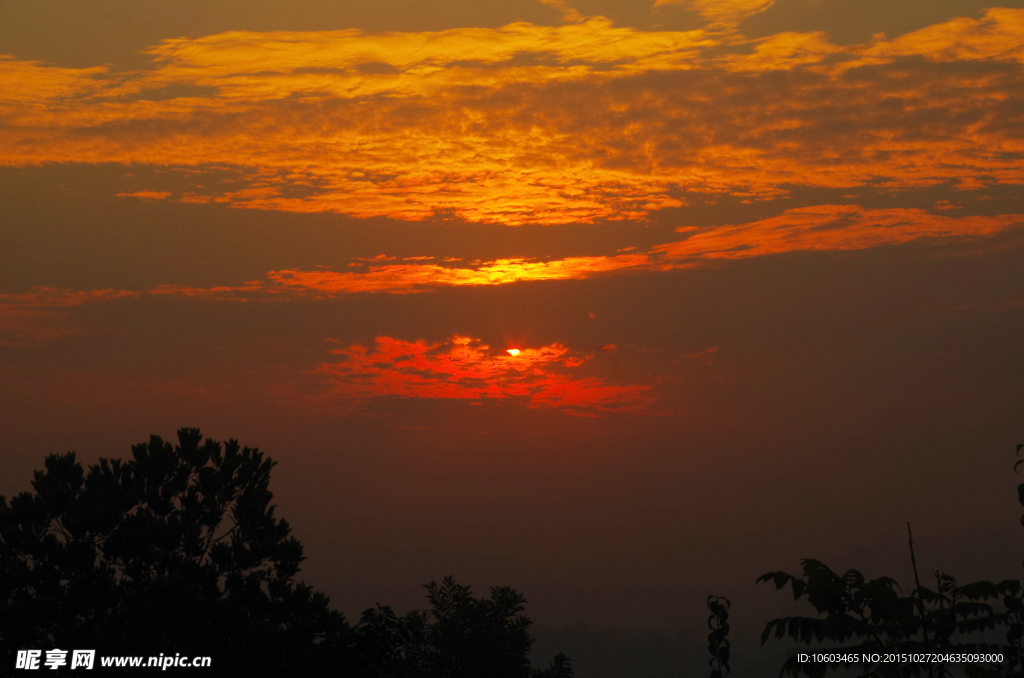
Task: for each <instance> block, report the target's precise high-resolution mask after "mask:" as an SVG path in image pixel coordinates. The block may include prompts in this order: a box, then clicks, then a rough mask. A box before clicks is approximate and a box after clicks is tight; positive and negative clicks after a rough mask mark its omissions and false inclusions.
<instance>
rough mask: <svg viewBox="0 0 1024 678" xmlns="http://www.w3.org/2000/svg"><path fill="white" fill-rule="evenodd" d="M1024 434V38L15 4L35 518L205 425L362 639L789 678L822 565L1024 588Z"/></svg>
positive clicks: (548, 8)
mask: <svg viewBox="0 0 1024 678" xmlns="http://www.w3.org/2000/svg"><path fill="white" fill-rule="evenodd" d="M1022 415H1024V2H1004V3H1002V4H1001V5H999V6H993V5H991V4H990V3H985V2H979V1H976V0H900V1H899V2H883V1H882V0H857V1H851V0H774V1H773V0H509V1H507V2H501V3H481V2H470V1H468V0H379V1H378V2H360V3H355V2H349V3H339V2H332V1H329V0H291V1H285V0H259V1H258V2H254V1H253V0H245V1H243V0H204V1H202V2H200V1H199V0H182V1H181V2H175V3H168V2H157V1H155V0H93V1H92V2H88V3H86V2H82V1H81V0H70V1H69V0H2V1H0V461H2V463H3V472H2V473H0V494H4V495H8V496H9V495H11V494H14V493H16V492H19V491H23V490H25V489H27V488H28V483H29V480H30V477H31V471H32V470H34V469H37V468H40V467H41V465H42V460H43V457H44V456H45V455H46V454H48V453H51V452H63V451H66V450H77V451H78V452H79V454H80V455H81V457H82V458H83V459H84V460H85V461H88V462H92V461H95V460H97V459H98V458H99V457H100V456H106V457H110V456H115V457H116V456H125V455H128V454H129V445H130V444H132V443H136V442H139V441H141V440H144V439H146V437H147V436H148V435H149V434H150V433H159V434H161V435H164V436H165V437H172V436H173V433H174V431H175V429H177V428H178V427H180V426H198V427H200V428H201V429H202V430H203V432H204V433H205V434H207V435H209V436H212V437H214V438H217V439H226V438H231V437H234V438H238V439H239V440H241V441H242V442H243V443H245V444H249V445H257V446H259V447H260V448H261V449H262V450H264V451H265V452H267V453H268V454H269V455H270V456H271V457H273V458H274V459H275V460H276V461H277V462H278V467H277V468H276V469H275V476H274V485H273V486H272V489H274V490H275V492H276V499H277V501H278V504H279V507H280V508H279V512H280V514H281V515H283V516H285V517H286V518H288V519H289V521H290V522H291V523H292V525H293V529H294V532H295V534H296V536H297V537H298V538H299V539H300V540H301V541H302V542H303V543H304V544H305V546H306V555H307V556H308V557H309V560H308V561H307V562H306V563H305V567H304V570H303V573H302V577H303V578H304V579H305V580H306V581H307V583H310V584H312V585H313V586H315V587H317V588H319V589H322V590H324V591H325V592H327V593H328V594H329V595H330V596H331V598H332V602H333V604H335V605H336V606H338V607H339V608H340V609H342V610H343V611H344V612H345V614H346V615H347V617H348V618H349V619H350V620H354V619H357V618H358V614H359V612H360V611H361V610H362V609H364V608H366V607H369V606H372V605H373V604H374V603H377V602H380V603H382V604H391V605H394V606H395V607H397V608H399V609H408V608H411V607H414V606H417V605H422V598H423V596H422V590H421V589H419V588H418V585H420V584H422V583H425V582H427V581H429V580H431V579H433V578H440V577H442V576H444V575H446V574H452V575H454V576H455V577H456V578H457V579H459V580H460V581H463V582H465V583H471V584H473V585H474V586H475V588H476V590H478V591H485V590H486V588H487V587H488V586H490V585H495V584H509V585H512V586H515V587H517V588H519V589H521V590H524V591H525V593H526V595H527V598H528V599H529V601H530V604H529V608H528V609H529V611H530V612H531V614H532V615H533V616H534V618H535V619H536V620H537V622H538V624H539V625H541V626H542V627H543V628H544V629H548V630H549V631H550V633H548V641H550V642H555V643H558V646H557V647H551V648H550V652H547V651H548V649H549V648H548V645H547V644H544V645H543V646H542V648H541V649H543V650H544V651H545V652H547V653H548V654H550V653H553V652H554V651H557V650H560V649H561V650H564V651H565V652H566V653H568V654H569V655H571V656H573V657H574V658H577V666H578V669H579V671H580V674H581V675H583V676H588V675H590V676H595V677H598V678H600V677H602V676H612V675H621V676H627V677H628V676H632V675H637V676H640V675H645V676H658V677H659V678H660V677H661V676H676V675H693V674H689V672H690V671H691V670H692V671H701V670H702V669H701V668H700V667H701V666H702V665H703V664H702V662H703V657H702V653H703V652H704V645H703V640H702V634H703V633H706V631H704V630H703V628H704V627H703V625H704V622H705V615H704V612H703V602H704V598H705V596H706V595H707V594H708V593H716V594H720V595H726V596H729V597H731V598H733V600H734V616H735V617H736V623H737V633H738V637H737V640H736V641H735V642H736V643H737V645H738V659H737V662H736V665H735V667H734V671H735V672H739V673H741V672H743V670H744V669H743V668H742V667H744V666H746V667H747V669H746V671H750V672H754V671H755V669H754V668H753V667H755V666H759V665H760V664H758V662H768V663H769V664H771V662H772V661H774V659H770V661H769V659H765V657H769V655H770V657H777V656H778V649H779V648H775V650H774V652H775V654H774V655H773V654H771V652H772V651H767V652H761V651H759V650H757V649H756V648H755V646H756V636H757V634H758V633H759V631H760V628H761V625H762V624H763V622H765V621H767V619H768V618H770V617H771V616H776V615H777V614H782V613H784V612H785V611H786V610H788V609H789V608H788V607H787V605H788V603H787V602H786V599H785V596H783V595H781V594H775V593H774V592H772V591H770V590H768V588H766V587H758V588H754V587H753V582H754V579H755V578H756V577H757V576H758V575H760V574H762V573H763V572H765V571H768V570H775V569H785V570H791V571H795V570H797V569H798V567H799V559H800V558H802V557H816V558H820V559H824V560H825V561H826V562H828V563H829V564H831V565H832V566H833V567H835V568H837V569H846V568H849V567H858V568H862V569H864V570H865V571H866V574H868V575H869V576H878V575H880V574H883V573H884V574H888V575H892V576H894V577H896V578H897V579H900V580H901V581H909V580H910V569H909V560H908V558H907V554H906V542H905V529H906V528H905V523H906V521H908V520H909V521H910V522H911V523H912V524H913V525H914V529H915V543H916V546H917V548H918V559H919V561H920V562H921V563H922V564H923V567H924V569H925V570H927V571H931V569H934V568H944V569H946V570H949V571H951V572H953V573H954V574H957V575H958V576H959V577H961V578H966V579H970V578H1005V577H1010V576H1013V577H1019V576H1020V573H1019V562H1020V560H1021V555H1020V554H1021V547H1022V546H1024V544H1022V541H1024V540H1022V537H1024V533H1021V529H1020V526H1019V525H1018V523H1017V521H1018V518H1019V516H1017V515H1016V514H1017V513H1019V507H1018V506H1017V504H1016V498H1015V494H1014V490H1013V488H1014V486H1015V484H1016V479H1015V478H1014V477H1013V476H1012V472H1011V467H1012V461H1013V449H1014V445H1015V444H1016V443H1018V442H1024V416H1022ZM1008 545H1009V546H1008ZM583 623H586V624H587V627H586V628H585V629H584V628H583V627H582V626H580V625H581V624H583ZM645 633H646V634H648V635H646V636H645V635H643V634H645ZM652 634H653V635H652ZM537 635H538V636H542V641H544V642H545V643H547V642H548V641H546V640H545V639H544V638H543V629H539V630H538V633H537ZM638 638H639V639H640V640H638ZM644 638H646V639H647V640H643V639H644ZM595 639H600V642H598V641H597V640H595ZM644 642H648V643H649V644H650V647H655V646H656V649H655V650H651V651H650V652H649V653H648V654H649V655H650V656H648V657H647V658H645V659H640V658H637V657H639V656H640V654H641V649H642V648H641V649H638V648H639V647H640V646H641V645H643V643H644ZM615 648H621V653H620V654H619V657H620V659H618V660H616V659H613V658H611V659H610V658H609V656H610V654H614V650H615ZM648 649H649V648H648ZM677 650H678V651H677ZM602 653H604V654H602ZM630 653H633V654H630ZM651 653H653V654H651ZM655 655H657V656H655ZM615 661H622V662H631V663H632V666H633V669H631V670H634V673H630V672H629V671H627V670H626V669H624V668H622V667H621V666H619V667H618V668H616V667H615V664H614V662H615ZM642 661H647V662H649V663H650V662H653V663H650V667H652V668H650V670H649V671H647V673H640V672H636V671H637V669H636V667H637V666H639V665H640V663H641V662H642Z"/></svg>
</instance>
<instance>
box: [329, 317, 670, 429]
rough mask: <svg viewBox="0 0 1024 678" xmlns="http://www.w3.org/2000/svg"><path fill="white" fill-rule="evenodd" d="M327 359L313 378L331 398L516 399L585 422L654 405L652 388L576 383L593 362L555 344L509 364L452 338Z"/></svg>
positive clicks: (384, 340)
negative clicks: (326, 384)
mask: <svg viewBox="0 0 1024 678" xmlns="http://www.w3.org/2000/svg"><path fill="white" fill-rule="evenodd" d="M331 352H332V353H334V354H337V355H339V356H341V358H342V359H341V360H340V361H338V362H334V363H324V364H323V365H321V366H320V367H319V368H317V369H316V370H315V372H317V373H319V374H323V375H325V376H326V377H327V379H328V380H329V381H330V383H331V384H332V385H333V392H334V393H335V395H337V396H339V397H342V398H346V399H352V400H368V399H371V398H381V397H392V398H443V399H459V400H479V399H482V398H494V399H506V398H515V399H520V400H522V401H524V402H525V404H526V405H527V406H528V407H531V408H553V409H558V410H563V411H565V412H568V413H571V414H578V415H585V416H594V415H597V414H602V413H609V412H635V411H639V410H642V409H643V408H644V407H646V406H647V405H648V404H649V403H650V402H652V400H653V399H652V398H651V396H650V395H648V391H649V390H650V388H651V387H650V386H645V385H637V384H627V385H619V384H612V383H608V382H607V381H605V380H604V379H601V378H599V377H597V376H592V375H591V376H584V375H581V374H580V371H581V368H583V367H584V366H585V365H586V364H587V362H588V361H589V360H590V357H591V356H585V355H578V354H574V353H573V352H572V351H570V350H569V349H568V348H566V347H565V346H562V345H561V344H550V345H548V346H542V347H540V348H522V349H520V351H519V353H518V354H517V355H515V356H512V355H509V354H508V352H506V351H501V352H497V353H494V352H492V351H491V348H490V346H487V345H486V344H483V343H481V342H480V340H479V339H472V338H470V337H463V336H458V335H456V336H454V337H452V338H451V339H449V340H448V341H445V342H441V343H436V344H428V343H427V342H425V341H423V340H419V341H413V342H410V341H402V340H400V339H393V338H391V337H377V339H376V341H375V343H374V346H373V348H367V347H365V346H361V345H358V344H353V345H351V346H348V347H345V348H339V349H335V350H333V351H331Z"/></svg>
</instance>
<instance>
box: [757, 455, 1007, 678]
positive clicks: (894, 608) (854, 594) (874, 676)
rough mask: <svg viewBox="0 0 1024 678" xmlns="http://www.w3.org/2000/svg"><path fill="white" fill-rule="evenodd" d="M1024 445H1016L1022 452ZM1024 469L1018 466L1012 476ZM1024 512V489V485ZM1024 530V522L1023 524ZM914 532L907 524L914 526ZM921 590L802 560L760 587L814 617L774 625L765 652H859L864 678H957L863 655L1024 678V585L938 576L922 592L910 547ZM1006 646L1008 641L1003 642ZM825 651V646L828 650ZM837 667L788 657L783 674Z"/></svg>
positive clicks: (986, 677) (981, 677) (977, 677)
mask: <svg viewBox="0 0 1024 678" xmlns="http://www.w3.org/2000/svg"><path fill="white" fill-rule="evenodd" d="M1021 448H1024V445H1018V446H1017V453H1018V454H1019V453H1020V450H1021ZM1021 463H1024V461H1021V462H1017V464H1016V465H1015V466H1014V469H1015V470H1016V468H1017V467H1018V466H1020V465H1021ZM1018 497H1019V499H1020V503H1021V504H1022V505H1024V483H1022V484H1021V485H1019V486H1018ZM1021 522H1022V524H1024V518H1022V521H1021ZM908 530H909V525H908ZM910 549H911V551H910V552H911V562H912V564H913V567H914V577H915V586H914V588H913V589H912V590H911V591H910V592H909V593H904V591H903V589H902V588H900V586H899V584H898V583H897V582H896V580H894V579H892V578H890V577H880V578H877V579H871V580H868V579H866V578H865V577H864V575H863V574H861V573H860V572H859V571H858V570H849V571H848V572H846V573H844V574H839V573H837V572H834V571H833V570H831V569H830V568H829V567H828V566H826V565H825V564H824V563H822V562H820V561H818V560H811V559H805V560H803V561H802V576H795V575H791V574H787V573H785V572H768V573H767V574H764V575H762V576H761V577H759V578H758V580H757V582H758V583H762V582H765V583H769V582H770V583H774V585H775V588H776V589H784V588H787V587H788V588H789V589H790V590H791V591H792V593H793V599H794V600H801V599H806V600H807V602H808V603H809V604H810V605H811V607H812V608H813V609H814V612H815V613H816V615H815V616H793V617H785V618H778V619H772V620H771V621H769V622H768V623H767V624H766V626H765V628H764V632H763V633H762V634H761V643H762V645H763V644H764V643H765V642H767V641H768V639H769V638H771V637H772V636H774V637H775V638H776V639H779V640H781V639H784V638H789V639H791V640H793V641H796V642H798V643H804V644H806V645H811V644H812V643H815V644H817V646H818V647H817V648H816V649H815V652H819V651H822V652H837V651H838V652H843V653H854V654H856V655H857V656H858V657H860V658H861V660H860V661H858V662H856V665H857V668H858V670H859V675H860V676H863V677H866V678H890V677H892V678H897V677H903V676H928V678H942V677H944V676H952V675H954V673H953V672H954V670H956V667H955V666H954V665H953V664H949V663H943V662H933V663H917V664H914V663H908V664H903V663H884V662H880V663H873V662H870V661H865V660H864V655H865V654H869V655H870V654H876V653H877V654H883V655H884V654H885V653H908V654H913V653H937V654H939V655H944V654H947V653H998V654H1002V655H1003V656H1004V658H1005V660H1006V661H1005V662H1004V663H1002V664H999V665H995V664H984V665H983V664H976V665H966V666H965V667H963V670H964V672H965V673H966V675H967V676H970V677H972V678H1021V677H1022V676H1024V668H1022V629H1024V614H1022V613H1024V591H1022V587H1021V583H1020V581H1018V580H1006V581H1002V582H998V583H992V582H987V581H978V582H973V583H968V584H960V583H958V582H957V580H956V579H955V578H954V577H952V576H950V575H948V574H946V573H944V572H940V571H935V572H933V577H934V580H935V587H934V588H927V587H925V586H922V585H921V583H920V581H919V580H918V578H917V563H916V560H915V559H914V556H913V539H912V538H911V541H910ZM1004 640H1005V642H1003V641H1004ZM823 644H824V645H823ZM839 667H840V665H838V664H831V665H826V664H813V663H799V662H798V661H797V658H796V657H790V658H789V659H788V660H787V661H786V663H785V664H784V665H783V667H782V670H781V675H792V676H799V675H801V674H802V675H806V676H813V677H818V676H824V675H825V674H826V672H827V671H829V670H833V669H838V668H839Z"/></svg>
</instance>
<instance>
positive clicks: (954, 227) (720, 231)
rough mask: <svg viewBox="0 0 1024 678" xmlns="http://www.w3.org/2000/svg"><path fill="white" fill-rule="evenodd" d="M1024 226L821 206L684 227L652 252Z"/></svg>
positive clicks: (750, 248) (871, 242)
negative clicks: (737, 221)
mask: <svg viewBox="0 0 1024 678" xmlns="http://www.w3.org/2000/svg"><path fill="white" fill-rule="evenodd" d="M1013 226H1024V215H1022V214H1003V215H999V216H990V217H987V216H967V217H947V216H940V215H937V214H932V213H930V212H927V211H926V210H920V209H865V208H863V207H861V206H859V205H817V206H814V207H800V208H796V209H791V210H786V211H785V212H784V213H783V214H781V215H779V216H777V217H772V218H770V219H763V220H760V221H755V222H751V223H747V224H740V225H736V226H719V227H717V228H711V229H703V230H702V229H697V228H692V227H691V228H686V227H683V228H679V229H676V230H679V231H682V232H689V233H691V234H692V235H690V237H689V238H687V239H686V240H682V241H679V242H674V243H669V244H666V245H660V246H658V247H655V248H654V249H653V252H657V253H660V254H662V255H664V256H665V257H667V258H668V259H670V260H676V261H679V260H683V261H687V260H691V259H742V258H747V257H756V256H764V255H767V254H780V253H783V252H797V251H834V250H860V249H868V248H871V247H879V246H883V245H898V244H901V243H906V242H910V241H912V240H917V239H921V238H950V237H979V236H987V235H993V234H996V233H999V232H1001V231H1004V230H1006V229H1007V228H1010V227H1013Z"/></svg>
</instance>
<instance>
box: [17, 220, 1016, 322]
mask: <svg viewBox="0 0 1024 678" xmlns="http://www.w3.org/2000/svg"><path fill="white" fill-rule="evenodd" d="M941 207H942V206H941V205H940V208H941ZM1020 227H1024V214H1003V215H996V216H963V217H951V216H946V215H942V214H935V213H932V212H928V211H926V210H921V209H908V208H897V209H868V208H864V207H861V206H859V205H816V206H813V207H801V208H794V209H790V210H786V211H785V212H783V213H782V214H780V215H778V216H775V217H770V218H768V219H761V220H758V221H752V222H748V223H745V224H734V225H724V226H717V227H711V228H698V227H696V226H683V227H679V228H677V229H676V230H677V231H679V232H680V233H682V234H684V235H685V236H686V237H685V238H684V239H682V240H678V241H675V242H671V243H665V244H662V245H658V246H655V247H652V248H650V249H649V250H648V251H647V252H629V253H626V254H615V255H605V256H588V257H567V258H565V259H553V260H548V261H540V260H531V259H524V258H517V259H497V260H494V261H486V262H474V264H473V265H465V264H461V265H460V264H457V263H455V262H447V265H446V264H441V263H436V262H434V261H431V259H432V258H431V257H407V258H406V260H405V261H403V262H401V263H398V262H396V263H391V262H394V261H395V259H394V257H386V256H384V255H381V256H380V257H375V258H373V259H368V260H364V261H363V263H364V265H365V270H350V271H333V270H328V269H318V270H312V271H310V270H302V269H282V270H276V271H270V272H268V273H267V274H266V276H265V277H264V278H263V279H262V280H250V281H247V282H244V283H243V284H241V285H223V286H216V287H188V286H182V285H172V284H168V285H160V286H158V287H155V288H153V289H151V290H148V291H147V292H145V293H144V294H148V295H154V296H177V297H203V298H210V299H222V300H255V299H275V298H277V299H293V298H310V297H311V298H330V297H335V296H338V295H344V294H356V293H364V292H380V293H392V294H407V293H413V292H423V291H427V290H431V289H438V288H442V287H458V286H488V285H507V284H511V283H517V282H529V281H544V280H582V279H587V278H592V277H595V276H601V275H611V274H616V273H626V272H644V271H646V272H657V271H669V270H677V269H683V268H691V267H694V266H698V265H701V264H702V263H709V262H713V261H719V260H724V259H744V258H750V257H758V256H766V255H771V254H784V253H787V252H808V251H842V250H861V249H868V248H872V247H880V246H886V245H899V244H904V243H908V242H911V241H914V240H921V239H949V238H960V239H963V238H980V237H986V236H992V235H996V234H998V233H1002V232H1004V231H1006V230H1007V229H1011V228H1020ZM139 294H143V293H140V292H130V291H117V290H93V291H89V292H74V291H70V290H61V289H57V288H37V289H36V290H33V291H32V292H28V293H23V294H13V295H0V327H3V326H5V325H4V323H7V325H10V326H12V327H13V326H15V325H17V324H18V323H24V322H26V321H25V319H26V318H31V317H36V315H37V314H40V313H43V312H51V311H53V310H54V309H60V308H66V307H71V306H79V305H81V304H84V303H87V302H92V301H102V300H111V299H118V298H123V297H129V296H137V295H139Z"/></svg>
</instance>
